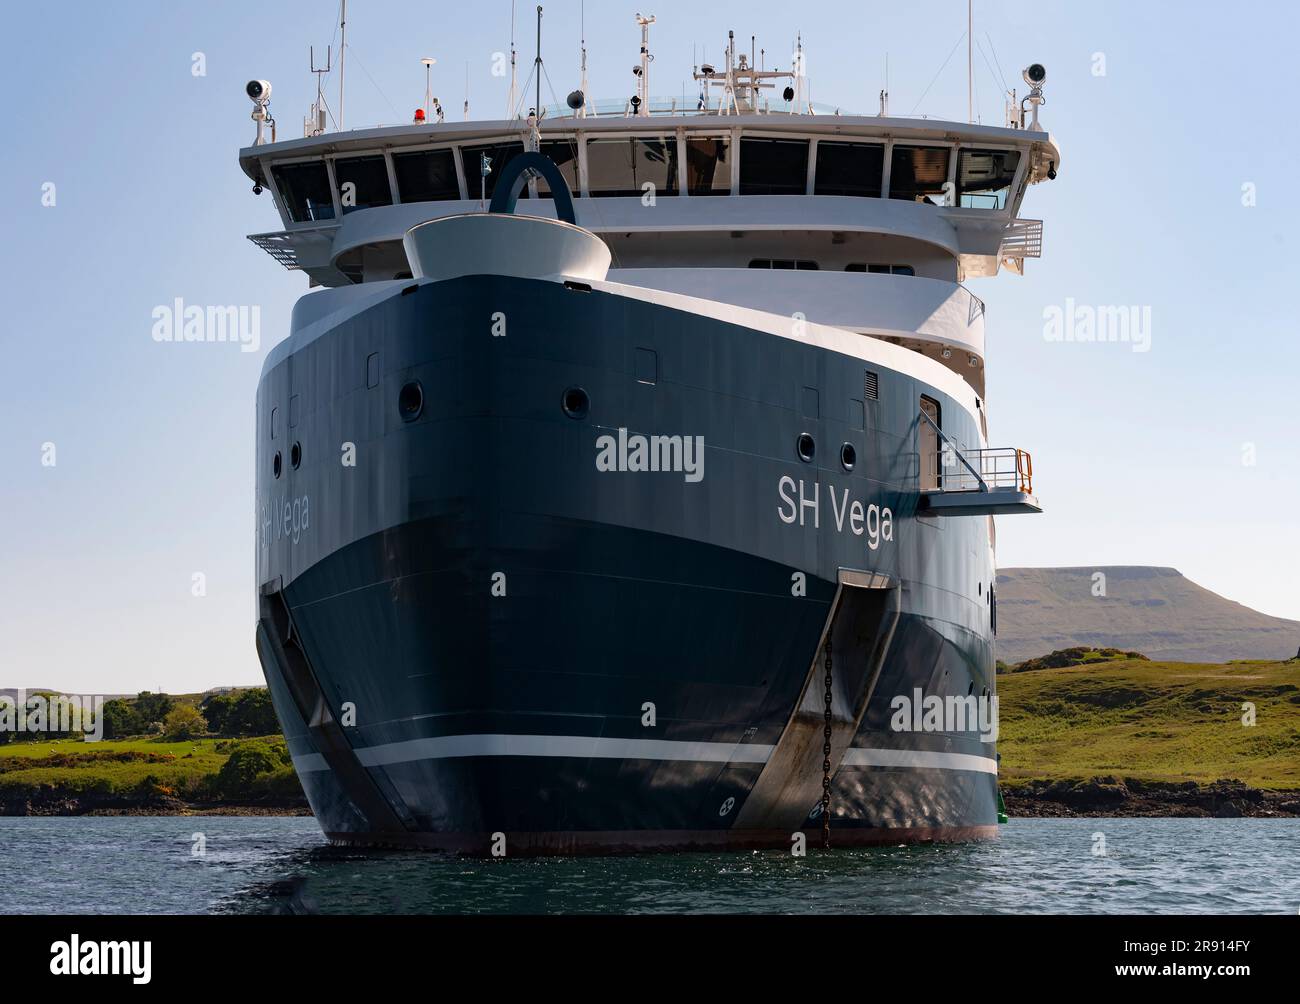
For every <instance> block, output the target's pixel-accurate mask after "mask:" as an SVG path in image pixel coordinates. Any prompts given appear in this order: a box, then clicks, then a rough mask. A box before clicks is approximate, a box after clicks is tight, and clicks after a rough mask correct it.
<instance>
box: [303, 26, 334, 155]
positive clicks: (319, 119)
mask: <svg viewBox="0 0 1300 1004" xmlns="http://www.w3.org/2000/svg"><path fill="white" fill-rule="evenodd" d="M331 50H332V47H331V46H328V45H327V46H326V47H325V67H324V68H323V69H322V68H321V67H318V66H317V65H316V49H315V47H314V46H311V47H308V50H307V51H308V52H309V53H310V55H311V72H312V73H314V74H316V103H315V104H314V105H312V106H311V114H310V115H309V116H308V117H307V121H306V122H304V123H303V125H304V126H305V127H306V128H305V129H304V130H303V133H304V135H306V136H319V135H320V134H321V133H323V132H324V131H325V95H324V90H323V88H324V81H323V80H322V78H323V77H324V75H325V74H326V73H329V71H330V64H331V62H332V61H333V53H332V51H331Z"/></svg>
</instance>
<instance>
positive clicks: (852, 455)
mask: <svg viewBox="0 0 1300 1004" xmlns="http://www.w3.org/2000/svg"><path fill="white" fill-rule="evenodd" d="M857 462H858V451H857V450H855V449H854V448H853V444H852V443H845V444H844V445H843V446H841V447H840V466H841V467H843V468H844V469H845V470H846V471H851V470H853V468H854V467H855V466H856V465H857Z"/></svg>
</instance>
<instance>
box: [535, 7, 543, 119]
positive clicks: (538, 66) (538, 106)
mask: <svg viewBox="0 0 1300 1004" xmlns="http://www.w3.org/2000/svg"><path fill="white" fill-rule="evenodd" d="M533 76H535V77H536V78H537V79H536V80H535V81H534V86H535V87H536V89H537V97H536V98H535V99H534V100H533V114H534V115H535V116H536V117H537V120H538V121H541V118H542V5H541V4H538V5H537V56H536V58H535V59H534V60H533Z"/></svg>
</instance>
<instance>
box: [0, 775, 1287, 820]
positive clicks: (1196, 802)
mask: <svg viewBox="0 0 1300 1004" xmlns="http://www.w3.org/2000/svg"><path fill="white" fill-rule="evenodd" d="M1002 795H1003V798H1004V799H1005V801H1006V805H1007V812H1008V813H1009V814H1010V815H1011V816H1013V817H1014V816H1021V817H1030V816H1038V817H1048V818H1066V817H1071V816H1094V817H1095V816H1101V817H1108V816H1133V817H1154V818H1159V817H1170V818H1177V817H1184V818H1186V817H1203V818H1221V819H1227V818H1238V817H1256V818H1270V817H1276V818H1295V817H1300V791H1266V790H1262V789H1259V788H1252V787H1250V786H1248V785H1246V784H1244V783H1243V782H1241V781H1237V780H1222V781H1215V782H1213V783H1212V784H1204V785H1202V784H1197V783H1196V782H1195V781H1184V782H1166V781H1143V780H1141V779H1139V778H1133V777H1125V778H1117V777H1092V778H1088V779H1087V780H1071V781H1046V780H1036V781H1027V782H1024V783H1021V784H1017V785H1015V786H1011V785H1006V786H1004V787H1003V789H1002ZM310 815H311V809H310V808H309V807H308V806H307V804H306V802H305V801H283V802H273V803H269V802H262V803H256V804H239V803H235V802H186V801H183V800H181V799H178V798H174V797H171V796H166V795H157V796H155V797H151V798H146V799H124V798H121V797H108V798H105V797H94V796H89V797H88V796H84V795H83V796H71V795H67V794H61V793H59V792H57V791H52V790H50V789H38V790H36V791H32V792H28V793H26V794H24V795H20V796H17V797H14V796H10V797H8V798H6V799H4V800H3V801H0V816H310Z"/></svg>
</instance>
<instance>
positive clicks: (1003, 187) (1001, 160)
mask: <svg viewBox="0 0 1300 1004" xmlns="http://www.w3.org/2000/svg"><path fill="white" fill-rule="evenodd" d="M1019 166H1020V151H1019V150H962V151H961V152H960V153H959V154H958V155H957V197H958V205H960V206H962V207H963V208H966V209H1005V208H1006V205H1007V197H1008V196H1009V195H1010V194H1011V183H1012V182H1013V181H1014V180H1015V178H1016V168H1017V167H1019Z"/></svg>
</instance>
